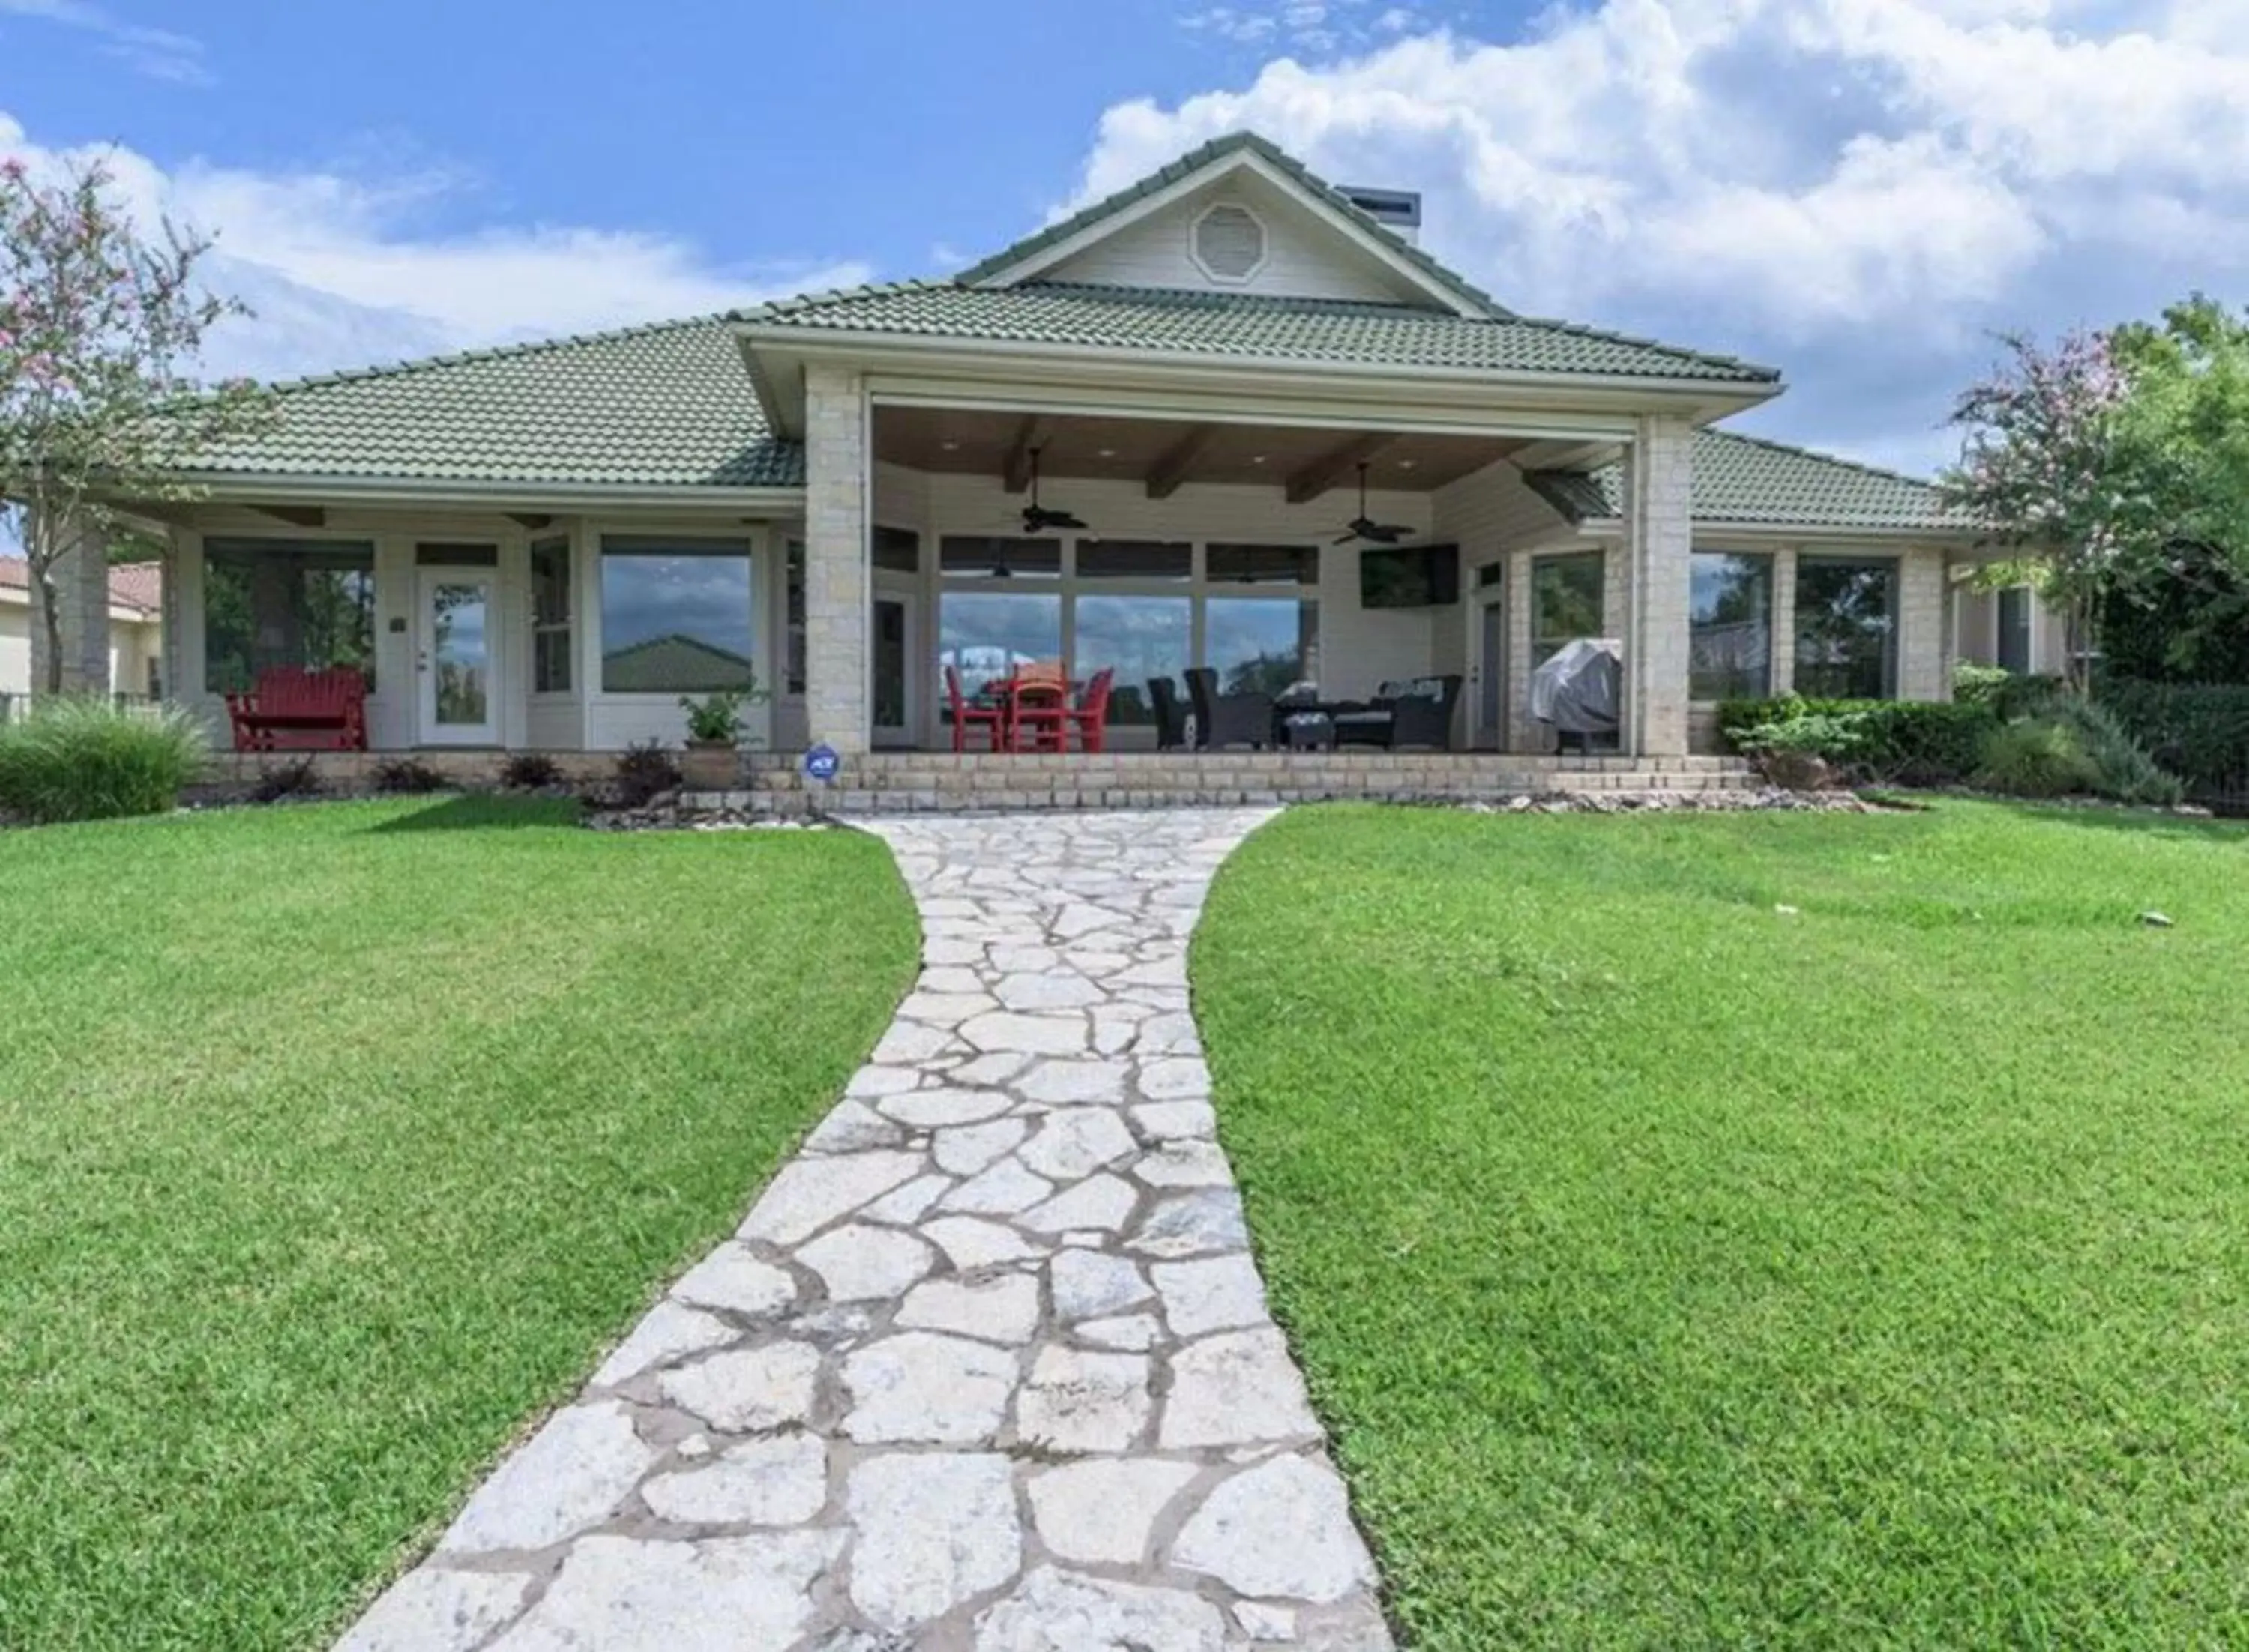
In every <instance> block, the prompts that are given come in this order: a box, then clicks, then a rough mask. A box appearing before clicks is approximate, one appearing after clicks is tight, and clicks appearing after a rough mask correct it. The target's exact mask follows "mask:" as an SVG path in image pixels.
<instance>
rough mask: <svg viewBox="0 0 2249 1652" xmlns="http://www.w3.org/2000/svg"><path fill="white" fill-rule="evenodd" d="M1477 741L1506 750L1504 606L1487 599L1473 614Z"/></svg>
mask: <svg viewBox="0 0 2249 1652" xmlns="http://www.w3.org/2000/svg"><path fill="white" fill-rule="evenodd" d="M1476 623H1477V632H1478V634H1477V637H1476V744H1478V745H1481V746H1487V747H1489V748H1490V749H1491V750H1493V751H1506V750H1507V607H1506V605H1505V604H1504V603H1503V601H1502V600H1500V599H1499V598H1498V597H1497V596H1493V597H1491V598H1489V599H1488V600H1486V601H1485V602H1483V604H1482V612H1481V613H1479V614H1477V616H1476Z"/></svg>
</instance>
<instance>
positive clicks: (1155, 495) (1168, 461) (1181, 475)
mask: <svg viewBox="0 0 2249 1652" xmlns="http://www.w3.org/2000/svg"><path fill="white" fill-rule="evenodd" d="M1224 428H1226V427H1225V426H1223V425H1216V424H1198V425H1195V426H1193V427H1192V428H1189V430H1188V431H1187V433H1186V435H1183V436H1181V437H1180V439H1179V440H1178V441H1177V442H1173V443H1172V445H1171V448H1170V449H1169V450H1168V451H1166V453H1165V454H1164V455H1163V456H1162V457H1160V458H1159V459H1158V460H1157V461H1156V463H1154V464H1152V465H1151V466H1150V467H1149V469H1148V497H1150V498H1151V499H1168V498H1170V497H1172V496H1173V494H1175V493H1177V492H1178V491H1179V490H1180V483H1182V482H1185V481H1186V479H1187V472H1188V471H1190V470H1193V469H1194V467H1195V464H1196V462H1197V461H1199V460H1200V458H1201V457H1202V456H1203V455H1204V454H1206V453H1207V452H1209V451H1210V445H1211V443H1212V442H1215V441H1217V440H1218V435H1219V432H1220V431H1221V430H1222V429H1224Z"/></svg>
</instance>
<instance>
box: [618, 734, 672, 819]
mask: <svg viewBox="0 0 2249 1652" xmlns="http://www.w3.org/2000/svg"><path fill="white" fill-rule="evenodd" d="M679 780H680V775H679V764H677V763H676V762H675V761H673V759H672V756H671V752H669V751H665V750H664V745H663V743H662V742H660V741H657V740H642V741H638V742H636V744H632V745H629V746H627V747H626V748H625V749H624V750H623V751H621V752H619V753H618V754H617V775H616V793H617V801H618V802H619V803H621V804H622V805H624V806H625V807H626V808H628V809H637V808H639V807H640V806H641V805H643V804H644V803H646V802H648V801H649V800H650V799H652V798H655V797H657V796H659V795H661V794H662V793H664V792H677V790H679Z"/></svg>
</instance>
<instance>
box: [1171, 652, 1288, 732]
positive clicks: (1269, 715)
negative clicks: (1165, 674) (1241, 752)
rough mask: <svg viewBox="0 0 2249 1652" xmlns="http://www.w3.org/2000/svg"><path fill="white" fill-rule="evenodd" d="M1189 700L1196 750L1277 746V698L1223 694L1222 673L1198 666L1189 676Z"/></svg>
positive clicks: (1262, 695) (1264, 695) (1258, 695)
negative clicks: (1219, 674) (1233, 746)
mask: <svg viewBox="0 0 2249 1652" xmlns="http://www.w3.org/2000/svg"><path fill="white" fill-rule="evenodd" d="M1187 698H1188V699H1189V700H1191V701H1193V703H1194V714H1195V749H1196V750H1197V751H1215V750H1216V749H1217V748H1219V747H1221V746H1229V745H1246V746H1255V747H1256V748H1257V749H1259V750H1260V751H1262V750H1263V749H1264V748H1265V747H1267V746H1269V745H1271V744H1273V696H1271V695H1269V694H1221V693H1220V692H1219V691H1218V673H1217V672H1215V671H1214V670H1212V669H1211V668H1209V667H1208V666H1197V667H1196V668H1194V669H1193V670H1192V671H1190V672H1188V673H1187Z"/></svg>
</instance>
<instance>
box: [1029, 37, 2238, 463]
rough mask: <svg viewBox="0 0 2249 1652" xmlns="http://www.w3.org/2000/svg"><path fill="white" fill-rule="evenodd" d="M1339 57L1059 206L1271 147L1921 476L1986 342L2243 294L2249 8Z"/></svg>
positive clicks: (1158, 134)
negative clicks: (2018, 329)
mask: <svg viewBox="0 0 2249 1652" xmlns="http://www.w3.org/2000/svg"><path fill="white" fill-rule="evenodd" d="M1260 15H1262V16H1274V15H1276V13H1275V12H1274V11H1273V10H1271V9H1270V8H1268V9H1266V10H1263V11H1262V12H1261V13H1260ZM1378 21H1379V19H1378ZM1417 27H1418V25H1417ZM1350 50H1351V51H1352V52H1353V53H1354V55H1349V56H1343V57H1337V56H1334V55H1332V54H1323V53H1322V52H1319V51H1315V50H1311V49H1310V48H1308V47H1304V46H1302V45H1299V46H1298V48H1297V51H1298V58H1301V59H1302V60H1298V58H1278V59H1277V60H1275V61H1272V62H1269V63H1267V64H1266V65H1264V67H1263V68H1262V70H1261V71H1260V72H1258V73H1257V74H1256V75H1255V78H1254V79H1252V80H1251V81H1250V82H1249V83H1248V85H1247V86H1243V87H1241V88H1239V89H1235V90H1219V91H1211V92H1207V93H1201V94H1199V95H1196V96H1193V97H1190V98H1187V99H1185V100H1183V101H1182V102H1180V103H1179V104H1177V105H1175V106H1159V105H1158V104H1156V103H1153V102H1152V101H1147V100H1140V101H1135V102H1131V103H1125V104H1121V105H1118V106H1114V107H1112V108H1111V109H1110V110H1109V111H1107V112H1106V113H1105V114H1104V117H1103V119H1102V121H1101V125H1100V128H1099V133H1098V136H1097V141H1096V142H1095V144H1094V147H1093V148H1092V151H1091V153H1090V154H1089V156H1088V157H1087V159H1086V162H1085V166H1084V169H1083V174H1082V176H1081V179H1080V184H1079V188H1078V190H1077V192H1076V200H1075V201H1074V202H1072V203H1071V204H1073V205H1075V204H1078V203H1082V202H1083V201H1084V200H1086V199H1089V198H1092V197H1095V196H1097V195H1101V194H1104V193H1105V192H1107V191H1108V190H1111V189H1116V188H1118V187H1119V186H1121V185H1122V184H1124V183H1126V182H1131V180H1132V179H1134V178H1136V177H1138V176H1140V175H1142V174H1144V173H1145V172H1146V171H1148V170H1150V169H1152V168H1154V167H1156V166H1159V165H1160V164H1162V163H1163V162H1164V161H1167V160H1169V159H1171V158H1173V156H1175V155H1176V154H1179V153H1180V151H1181V150H1183V149H1185V148H1186V147H1191V146H1193V145H1194V144H1197V143H1200V142H1203V141H1207V140H1208V139H1210V138H1212V137H1214V136H1217V135H1219V134H1221V133H1225V132H1229V131H1234V130H1237V129H1240V128H1241V127H1254V128H1255V129H1256V130H1258V131H1261V132H1262V133H1264V134H1266V135H1267V136H1269V137H1270V138H1272V139H1274V140H1275V141H1277V142H1279V143H1281V144H1282V145H1283V147H1287V148H1289V149H1290V150H1291V151H1293V152H1294V153H1296V154H1299V155H1301V156H1302V157H1303V159H1304V160H1305V161H1307V162H1308V163H1309V164H1310V165H1311V166H1312V167H1313V168H1314V169H1315V170H1317V171H1319V172H1321V173H1323V174H1324V175H1327V176H1329V177H1331V178H1338V179H1342V180H1346V181H1349V182H1362V183H1388V184H1393V185H1397V186H1400V187H1405V188H1418V189H1421V190H1422V191H1423V192H1424V195H1425V196H1426V197H1427V206H1426V212H1425V219H1424V222H1425V226H1426V230H1425V233H1426V236H1427V243H1428V244H1429V245H1430V247H1431V249H1432V250H1434V251H1435V252H1437V253H1438V254H1439V255H1440V256H1441V257H1446V258H1447V259H1448V261H1450V262H1452V263H1454V264H1456V265H1457V266H1459V267H1461V268H1462V269H1463V270H1464V271H1466V272H1467V273H1468V275H1469V276H1470V277H1471V278H1474V279H1475V280H1476V281H1477V282H1478V283H1479V284H1482V285H1483V286H1485V287H1487V288H1489V290H1490V291H1493V292H1494V293H1496V295H1497V296H1498V297H1499V298H1500V299H1501V300H1502V301H1503V303H1507V304H1509V305H1512V306H1514V307H1516V308H1518V309H1522V310H1525V311H1529V312H1534V313H1551V314H1563V315H1567V316H1570V317H1572V319H1581V320H1586V321H1591V322H1594V323H1599V324H1606V325H1612V326H1624V327H1628V328H1631V329H1633V330H1640V331H1652V332H1659V333H1661V335H1663V336H1666V337H1672V338H1676V339H1680V340H1681V341H1682V342H1685V343H1690V344H1703V345H1706V346H1709V347H1713V348H1721V349H1731V350H1736V351H1738V352H1740V353H1744V354H1749V355H1752V356H1756V357H1760V358H1763V359H1766V360H1778V361H1779V362H1781V363H1782V365H1784V366H1786V367H1790V368H1791V376H1792V380H1794V381H1795V382H1796V383H1797V384H1798V386H1799V390H1798V391H1797V393H1796V394H1792V396H1790V397H1789V398H1787V399H1786V400H1785V401H1784V402H1783V403H1782V404H1780V406H1779V408H1776V410H1775V411H1774V413H1773V414H1772V415H1770V416H1769V417H1767V418H1765V420H1764V423H1765V424H1766V425H1767V427H1768V428H1782V429H1784V430H1793V431H1794V432H1795V433H1797V434H1799V435H1808V436H1812V437H1818V438H1821V439H1825V440H1828V441H1832V442H1845V443H1847V444H1854V445H1857V446H1859V447H1860V448H1861V449H1863V450H1868V451H1877V450H1878V451H1881V452H1883V453H1886V454H1888V456H1892V457H1896V456H1900V455H1903V454H1911V455H1914V456H1917V457H1918V458H1919V460H1920V461H1921V462H1922V463H1928V462H1929V461H1930V460H1932V459H1934V458H1935V457H1936V456H1938V455H1939V453H1940V452H1941V451H1942V450H1943V448H1944V446H1945V443H1944V442H1943V439H1942V438H1941V437H1939V436H1938V435H1936V434H1935V431H1934V427H1935V426H1936V424H1937V423H1938V422H1940V421H1941V419H1942V417H1943V412H1944V409H1945V407H1946V405H1947V403H1948V401H1949V398H1950V390H1951V388H1952V387H1953V386H1955V385H1956V384H1957V382H1958V381H1959V380H1960V379H1961V378H1962V377H1964V376H1965V374H1966V373H1967V372H1968V371H1970V370H1971V369H1972V368H1973V367H1977V366H1980V365H1981V364H1982V362H1983V360H1984V357H1985V355H1987V354H1988V353H1989V346H1988V344H1987V342H1986V339H1985V336H1984V335H1985V332H1986V331H1987V330H1988V329H1990V328H1992V327H1996V326H2035V327H2040V328H2048V329H2050V328H2053V327H2058V326H2066V325H2070V324H2073V323H2075V322H2079V321H2083V320H2093V321H2105V320H2109V319H2116V318H2118V317H2121V316H2123V315H2128V314H2133V313H2145V312H2149V311H2150V310H2151V309H2153V308H2154V307H2155V306H2156V305H2158V304H2160V303H2161V302H2162V301H2163V299H2164V298H2167V297H2171V296H2177V294H2179V293H2181V292H2184V291H2186V290H2187V289H2188V288H2190V287H2194V286H2201V287H2204V288H2207V289H2210V290H2211V291H2216V292H2219V293H2222V294H2230V295H2231V296H2233V297H2235V298H2240V297H2243V296H2245V291H2246V290H2249V27H2245V26H2244V0H1599V3H1588V4H1585V5H1582V6H1576V7H1572V6H1564V7H1561V8H1558V9H1557V10H1552V11H1550V12H1549V13H1547V14H1545V16H1544V18H1543V19H1542V21H1541V22H1540V23H1539V24H1537V25H1536V26H1535V28H1534V30H1533V31H1532V32H1531V33H1530V34H1529V35H1528V36H1527V37H1526V38H1523V39H1521V40H1519V41H1516V42H1512V43H1506V44H1493V43H1489V42H1485V41H1481V40H1476V39H1473V38H1467V37H1466V36H1463V35H1461V34H1456V33H1454V32H1450V31H1445V30H1434V31H1430V30H1427V29H1421V30H1420V31H1418V32H1409V33H1407V34H1406V35H1405V36H1403V37H1402V38H1395V39H1393V40H1391V41H1389V42H1388V43H1386V44H1382V45H1379V46H1377V47H1373V48H1371V49H1359V48H1358V47H1357V46H1354V47H1351V48H1350ZM1815 374H1817V375H1819V376H1818V377H1817V378H1815V376H1814V375H1815Z"/></svg>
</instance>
